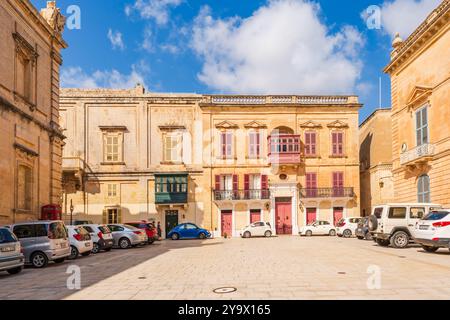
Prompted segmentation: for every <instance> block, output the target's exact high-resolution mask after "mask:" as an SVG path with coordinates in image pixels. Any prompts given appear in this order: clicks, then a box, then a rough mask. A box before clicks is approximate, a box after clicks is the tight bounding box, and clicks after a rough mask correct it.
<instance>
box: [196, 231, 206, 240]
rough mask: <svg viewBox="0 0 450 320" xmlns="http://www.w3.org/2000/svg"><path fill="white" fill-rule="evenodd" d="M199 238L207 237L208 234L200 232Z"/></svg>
mask: <svg viewBox="0 0 450 320" xmlns="http://www.w3.org/2000/svg"><path fill="white" fill-rule="evenodd" d="M198 238H199V239H206V234H205V233H204V232H200V234H199V235H198Z"/></svg>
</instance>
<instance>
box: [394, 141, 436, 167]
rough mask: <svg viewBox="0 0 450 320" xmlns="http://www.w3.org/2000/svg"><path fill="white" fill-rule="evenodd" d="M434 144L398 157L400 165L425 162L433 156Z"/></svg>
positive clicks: (420, 147) (422, 146)
mask: <svg viewBox="0 0 450 320" xmlns="http://www.w3.org/2000/svg"><path fill="white" fill-rule="evenodd" d="M434 149H435V145H434V144H429V143H426V144H423V145H421V146H418V147H417V148H414V149H412V150H409V151H406V152H404V153H402V154H401V155H400V164H401V165H406V164H409V163H414V162H421V161H426V160H428V159H429V158H431V157H432V156H433V155H434Z"/></svg>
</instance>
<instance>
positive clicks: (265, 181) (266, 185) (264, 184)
mask: <svg viewBox="0 0 450 320" xmlns="http://www.w3.org/2000/svg"><path fill="white" fill-rule="evenodd" d="M261 189H262V190H267V189H269V177H268V176H267V175H266V174H263V175H261Z"/></svg>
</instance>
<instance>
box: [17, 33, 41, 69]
mask: <svg viewBox="0 0 450 320" xmlns="http://www.w3.org/2000/svg"><path fill="white" fill-rule="evenodd" d="M12 37H13V39H14V42H15V50H16V53H17V54H18V55H20V56H21V57H23V58H26V59H28V60H30V62H31V63H32V65H33V66H34V65H35V64H36V61H37V58H38V57H39V54H38V53H37V52H36V50H35V49H34V47H33V46H32V45H31V44H29V43H28V41H27V40H25V38H24V37H22V36H21V35H20V34H19V33H17V32H14V33H13V34H12Z"/></svg>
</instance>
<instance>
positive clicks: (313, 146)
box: [310, 132, 316, 155]
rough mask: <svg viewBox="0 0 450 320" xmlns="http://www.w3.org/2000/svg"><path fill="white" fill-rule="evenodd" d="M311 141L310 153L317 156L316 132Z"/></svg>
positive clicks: (312, 134)
mask: <svg viewBox="0 0 450 320" xmlns="http://www.w3.org/2000/svg"><path fill="white" fill-rule="evenodd" d="M310 141H311V142H310V144H311V147H310V153H311V154H312V155H315V154H316V133H315V132H311V136H310Z"/></svg>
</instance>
